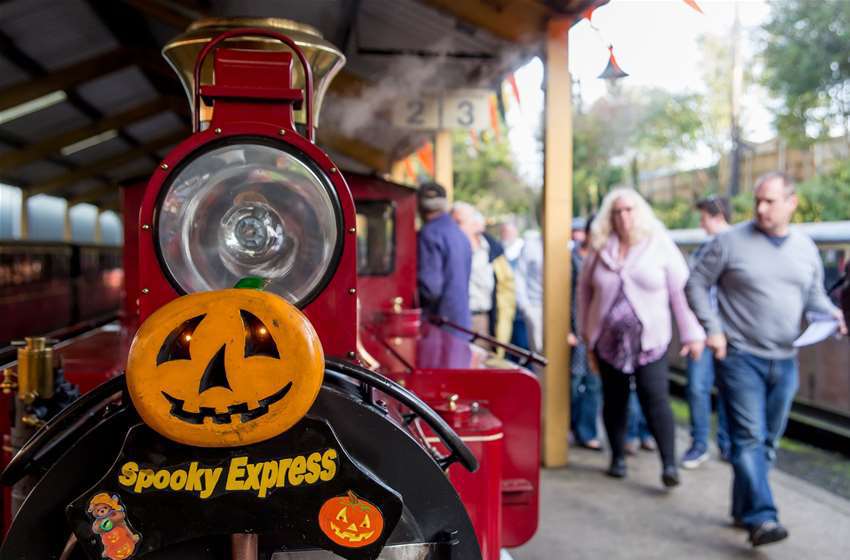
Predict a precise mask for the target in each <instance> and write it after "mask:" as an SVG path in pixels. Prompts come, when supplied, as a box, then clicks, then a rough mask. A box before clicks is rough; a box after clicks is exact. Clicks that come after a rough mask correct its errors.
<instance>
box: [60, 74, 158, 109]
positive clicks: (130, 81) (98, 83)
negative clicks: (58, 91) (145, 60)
mask: <svg viewBox="0 0 850 560" xmlns="http://www.w3.org/2000/svg"><path fill="white" fill-rule="evenodd" d="M77 91H78V92H79V94H80V95H81V96H82V97H83V98H84V99H85V100H86V101H88V102H89V103H91V104H92V105H94V106H95V107H97V108H98V109H100V111H101V112H102V113H104V114H115V113H119V112H121V111H123V110H125V109H129V108H130V107H133V106H135V105H139V104H140V103H144V102H145V101H150V100H152V99H154V98H156V97H157V96H158V94H157V92H156V90H155V89H154V88H153V86H152V85H151V84H150V82H149V81H148V79H147V78H145V76H144V74H142V72H141V70H139V69H138V68H137V67H135V66H131V67H128V68H124V69H123V70H118V71H117V72H112V73H111V74H107V75H105V76H101V77H99V78H97V79H96V80H92V81H90V82H86V83H85V84H82V85H81V86H80V87H78V88H77Z"/></svg>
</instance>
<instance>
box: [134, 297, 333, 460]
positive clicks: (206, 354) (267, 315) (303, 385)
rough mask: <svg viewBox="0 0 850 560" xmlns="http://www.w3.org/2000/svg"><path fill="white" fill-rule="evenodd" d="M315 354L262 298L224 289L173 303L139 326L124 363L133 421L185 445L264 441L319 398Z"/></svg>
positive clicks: (315, 340) (296, 317)
mask: <svg viewBox="0 0 850 560" xmlns="http://www.w3.org/2000/svg"><path fill="white" fill-rule="evenodd" d="M323 377H324V354H323V352H322V347H321V343H320V342H319V337H318V335H317V334H316V331H315V330H314V329H313V326H312V325H311V324H310V322H309V321H308V320H307V318H306V317H305V316H304V315H303V314H302V313H301V312H300V311H299V310H298V309H296V308H295V307H294V306H293V305H291V304H289V303H288V302H286V301H285V300H284V299H283V298H281V297H279V296H277V295H275V294H272V293H268V292H263V291H260V290H249V289H241V288H240V289H229V290H218V291H213V292H200V293H195V294H190V295H187V296H183V297H180V298H177V299H175V300H174V301H172V302H170V303H168V304H167V305H165V306H163V307H162V308H160V309H159V310H157V311H156V312H155V313H154V314H153V315H151V316H150V317H149V318H148V319H147V320H146V321H145V322H144V324H142V326H141V328H140V329H139V331H138V333H137V334H136V337H135V338H134V339H133V344H132V346H131V347H130V354H129V357H128V360H127V388H128V390H129V393H130V396H131V398H132V400H133V404H134V405H135V407H136V409H137V410H138V412H139V415H140V416H141V417H142V419H143V420H144V421H145V423H146V424H148V425H149V426H150V427H151V428H153V429H154V430H156V431H157V432H159V433H160V434H162V435H163V436H165V437H167V438H169V439H172V440H174V441H177V442H179V443H183V444H187V445H195V446H200V447H234V446H239V445H247V444H251V443H256V442H259V441H264V440H266V439H269V438H272V437H274V436H276V435H278V434H280V433H282V432H284V431H286V430H287V429H289V428H290V427H292V426H293V425H294V424H295V423H296V422H298V420H300V419H301V418H302V417H303V416H304V415H305V414H306V413H307V411H308V410H309V409H310V407H311V406H312V404H313V401H315V399H316V396H317V395H318V393H319V389H320V388H321V385H322V378H323Z"/></svg>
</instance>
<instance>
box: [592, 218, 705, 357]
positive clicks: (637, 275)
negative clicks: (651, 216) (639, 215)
mask: <svg viewBox="0 0 850 560" xmlns="http://www.w3.org/2000/svg"><path fill="white" fill-rule="evenodd" d="M619 245H620V244H619V240H618V239H617V236H616V235H613V234H612V235H611V237H610V238H609V239H608V243H607V244H606V245H605V246H604V247H603V248H602V250H601V251H599V252H598V253H597V252H594V251H591V253H590V254H589V255H588V256H587V257H586V258H585V260H584V266H582V270H581V274H580V275H579V280H578V290H577V292H576V296H577V298H578V301H577V302H575V304H577V305H578V312H579V325H581V326H582V329H581V330H582V332H581V333H580V334H581V337H582V339H583V340H584V341H585V343H586V344H587V345H588V348H594V347H595V346H596V342H597V340H599V335H600V334H601V331H602V325H603V323H604V322H605V316H606V315H607V314H608V311H609V310H610V309H611V306H612V305H613V304H614V300H615V298H616V297H617V293H618V291H619V289H620V278H622V283H623V291H624V292H625V294H626V298H627V299H628V300H629V303H630V304H631V305H632V307H633V308H634V310H635V314H636V315H637V317H638V319H639V320H640V322H641V325H643V332H642V334H641V349H643V350H651V349H654V348H660V347H666V346H668V345H669V344H670V339H671V338H672V336H673V329H672V321H671V320H670V309H671V308H672V310H673V315H675V317H676V325H677V327H678V329H679V338H680V340H681V341H682V343H687V342H693V341H696V340H704V339H705V331H704V330H703V328H702V327H701V326H700V324H699V322H698V321H697V318H696V316H695V315H694V314H693V312H692V311H691V309H690V307H688V302H687V299H686V298H685V282H687V280H688V265H687V263H686V262H685V259H684V257H683V256H682V253H681V252H680V251H679V249H678V248H677V247H676V245H675V244H674V243H673V241H672V240H671V239H670V237H669V236H668V235H667V232H665V231H657V232H656V233H654V234H653V235H652V236H651V237H649V238H648V239H645V240H643V241H642V242H640V243H638V244H637V245H635V246H634V247H632V248H631V250H630V251H629V253H628V254H627V255H626V259H625V261H623V262H622V263H619V264H618V263H617V253H618V251H619Z"/></svg>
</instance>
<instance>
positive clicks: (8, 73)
mask: <svg viewBox="0 0 850 560" xmlns="http://www.w3.org/2000/svg"><path fill="white" fill-rule="evenodd" d="M29 80H30V77H29V75H28V74H27V73H26V72H23V71H22V70H19V69H18V67H17V66H15V65H14V64H12V63H11V62H7V61H6V59H4V58H1V57H0V88H7V87H10V86H14V85H17V84H19V83H22V82H28V81H29Z"/></svg>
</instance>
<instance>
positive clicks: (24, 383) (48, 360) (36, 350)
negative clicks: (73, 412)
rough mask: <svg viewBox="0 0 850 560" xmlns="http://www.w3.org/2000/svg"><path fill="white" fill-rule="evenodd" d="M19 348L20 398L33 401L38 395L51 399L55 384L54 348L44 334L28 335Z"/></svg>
mask: <svg viewBox="0 0 850 560" xmlns="http://www.w3.org/2000/svg"><path fill="white" fill-rule="evenodd" d="M16 345H19V346H20V347H19V348H18V398H19V399H21V400H24V401H27V402H32V400H33V399H34V398H36V397H41V398H43V399H49V398H50V397H52V396H53V386H54V384H55V380H54V372H53V348H51V347H50V346H48V344H47V339H46V338H44V337H43V336H33V337H27V338H26V339H25V341H24V342H23V343H20V342H18V343H16Z"/></svg>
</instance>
